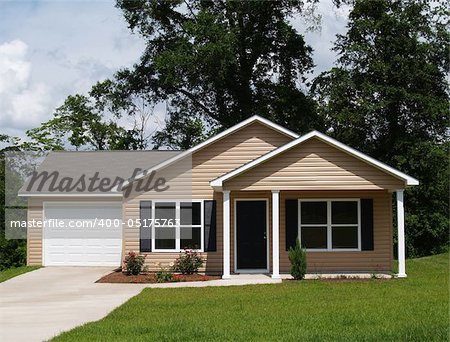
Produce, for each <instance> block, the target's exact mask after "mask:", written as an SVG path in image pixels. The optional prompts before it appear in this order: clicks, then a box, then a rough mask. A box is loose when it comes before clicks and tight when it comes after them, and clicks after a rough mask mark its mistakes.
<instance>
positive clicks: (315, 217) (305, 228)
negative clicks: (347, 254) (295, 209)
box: [299, 199, 361, 250]
mask: <svg viewBox="0 0 450 342" xmlns="http://www.w3.org/2000/svg"><path fill="white" fill-rule="evenodd" d="M299 222H300V227H299V228H300V232H299V236H300V241H301V243H302V245H303V246H304V247H305V248H306V249H310V250H360V248H361V243H360V231H361V229H360V227H361V219H360V202H359V200H355V199H351V200H349V199H336V200H300V204H299Z"/></svg>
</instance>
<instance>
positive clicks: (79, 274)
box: [0, 267, 144, 342]
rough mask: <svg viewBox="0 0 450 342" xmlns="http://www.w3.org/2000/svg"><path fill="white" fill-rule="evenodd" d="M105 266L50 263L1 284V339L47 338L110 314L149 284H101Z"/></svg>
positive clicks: (42, 339) (28, 339) (9, 341)
mask: <svg viewBox="0 0 450 342" xmlns="http://www.w3.org/2000/svg"><path fill="white" fill-rule="evenodd" d="M111 271H112V269H111V268H110V267H109V268H105V267H46V268H41V269H39V270H36V271H33V272H30V273H26V274H23V275H21V276H18V277H16V278H13V279H10V280H8V281H6V282H3V283H0V341H5V342H15V341H29V342H30V341H44V340H47V339H50V338H52V337H53V336H55V335H57V334H59V333H60V332H62V331H66V330H69V329H72V328H74V327H76V326H78V325H81V324H84V323H86V322H91V321H96V320H99V319H101V318H102V317H104V316H106V315H107V314H108V313H109V312H111V311H112V310H113V309H114V308H116V307H117V306H119V305H121V304H123V303H124V302H125V301H127V300H128V299H129V298H131V297H133V296H135V295H137V294H138V293H140V292H141V290H142V289H143V288H144V285H138V284H96V283H95V281H96V280H97V279H99V278H100V277H101V276H103V275H105V274H107V273H109V272H111Z"/></svg>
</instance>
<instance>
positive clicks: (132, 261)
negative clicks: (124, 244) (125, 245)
mask: <svg viewBox="0 0 450 342" xmlns="http://www.w3.org/2000/svg"><path fill="white" fill-rule="evenodd" d="M146 256H147V255H139V254H138V253H136V252H133V251H131V252H129V253H128V255H127V256H126V257H125V260H124V264H125V270H126V272H127V275H138V274H139V273H141V272H143V271H144V270H145V267H144V263H145V258H146Z"/></svg>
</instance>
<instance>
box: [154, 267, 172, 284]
mask: <svg viewBox="0 0 450 342" xmlns="http://www.w3.org/2000/svg"><path fill="white" fill-rule="evenodd" d="M155 279H156V282H157V283H168V282H170V281H173V274H172V272H170V271H167V270H166V269H164V268H161V269H160V270H159V271H158V272H156V274H155Z"/></svg>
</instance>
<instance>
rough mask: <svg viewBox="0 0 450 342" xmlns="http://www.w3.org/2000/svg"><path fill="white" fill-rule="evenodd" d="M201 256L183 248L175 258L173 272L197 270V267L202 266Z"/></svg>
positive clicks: (183, 272)
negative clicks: (182, 251)
mask: <svg viewBox="0 0 450 342" xmlns="http://www.w3.org/2000/svg"><path fill="white" fill-rule="evenodd" d="M202 265H203V258H202V257H201V255H200V254H199V253H198V252H197V251H195V250H191V249H185V250H184V253H182V254H180V256H179V257H178V258H177V259H176V260H175V264H174V265H173V270H174V271H175V272H181V274H193V273H196V272H198V268H199V267H202Z"/></svg>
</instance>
